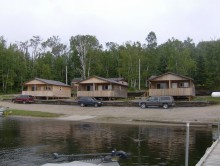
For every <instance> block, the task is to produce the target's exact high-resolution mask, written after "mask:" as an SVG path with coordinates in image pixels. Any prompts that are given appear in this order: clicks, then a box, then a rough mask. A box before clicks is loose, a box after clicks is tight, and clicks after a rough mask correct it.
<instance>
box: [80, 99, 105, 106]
mask: <svg viewBox="0 0 220 166" xmlns="http://www.w3.org/2000/svg"><path fill="white" fill-rule="evenodd" d="M78 104H79V105H80V106H81V107H84V106H94V107H101V106H102V104H103V103H102V102H101V101H99V100H96V99H95V98H93V97H80V98H79V100H78Z"/></svg>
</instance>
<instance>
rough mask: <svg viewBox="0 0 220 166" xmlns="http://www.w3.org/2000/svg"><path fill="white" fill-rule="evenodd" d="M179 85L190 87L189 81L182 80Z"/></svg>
mask: <svg viewBox="0 0 220 166" xmlns="http://www.w3.org/2000/svg"><path fill="white" fill-rule="evenodd" d="M179 87H180V88H188V87H189V82H180V83H179Z"/></svg>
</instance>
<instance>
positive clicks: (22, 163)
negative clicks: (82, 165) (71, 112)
mask: <svg viewBox="0 0 220 166" xmlns="http://www.w3.org/2000/svg"><path fill="white" fill-rule="evenodd" d="M212 137H213V129H212V128H211V127H190V141H189V144H190V147H189V165H192V166H194V165H195V164H196V163H197V162H198V161H199V159H200V158H201V157H202V156H203V154H204V153H205V151H206V149H207V147H209V146H211V144H212V141H213V139H212ZM185 138H186V127H185V126H184V127H182V126H176V127H172V126H163V125H116V124H94V123H82V122H67V121H55V120H39V119H28V118H0V165H1V166H37V165H42V164H45V163H48V162H58V161H55V159H54V158H53V157H52V153H54V152H57V153H59V154H86V153H108V152H111V150H112V149H114V148H116V149H117V150H123V151H125V152H129V153H131V156H130V157H129V158H128V159H125V160H120V161H119V163H120V165H121V166H130V165H131V166H133V165H137V166H153V165H154V166H156V165H161V164H166V165H169V166H181V165H185V164H184V162H185ZM134 139H140V140H142V141H141V142H136V141H135V140H134ZM59 162H61V161H59Z"/></svg>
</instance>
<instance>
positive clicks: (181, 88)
mask: <svg viewBox="0 0 220 166" xmlns="http://www.w3.org/2000/svg"><path fill="white" fill-rule="evenodd" d="M148 87H149V96H161V95H162V96H163V95H170V96H174V97H188V98H192V97H193V96H195V85H194V80H193V79H192V78H190V77H186V76H182V75H179V74H175V73H171V72H168V73H165V74H161V75H159V76H151V77H150V78H149V79H148Z"/></svg>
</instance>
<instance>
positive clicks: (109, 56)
mask: <svg viewBox="0 0 220 166" xmlns="http://www.w3.org/2000/svg"><path fill="white" fill-rule="evenodd" d="M69 42H70V43H69V45H66V44H63V43H62V42H61V39H60V38H59V36H52V37H50V38H48V39H47V40H43V39H41V37H40V36H33V37H32V38H31V39H30V40H28V41H24V42H15V43H10V44H9V45H8V44H7V41H6V40H5V39H4V37H3V36H0V87H1V88H0V93H13V92H20V91H21V87H22V84H23V83H24V82H26V81H29V80H31V79H33V78H35V77H38V78H44V79H49V80H57V81H61V82H64V83H65V82H66V68H67V71H68V72H67V80H68V84H70V83H71V80H72V79H73V78H82V79H85V78H87V77H90V76H92V75H97V76H100V77H104V78H113V77H123V78H124V79H125V80H127V82H128V83H129V88H130V89H131V90H135V89H138V83H139V67H140V71H141V72H140V78H141V88H142V89H145V82H146V79H148V78H149V77H150V76H152V75H159V74H163V73H165V72H174V73H177V74H180V75H184V76H188V77H191V78H193V79H194V81H195V84H196V86H197V87H203V88H208V89H211V90H217V89H219V88H220V40H212V41H201V42H199V43H198V44H197V45H195V43H194V42H193V40H192V39H191V38H187V39H186V40H184V41H180V40H178V39H175V38H171V39H168V40H167V42H165V43H162V44H160V45H158V44H157V37H156V34H155V33H154V32H150V33H149V34H148V35H147V37H146V43H143V44H142V43H140V42H131V41H128V42H125V43H124V44H121V45H119V44H117V43H114V42H107V43H106V44H105V46H103V45H101V44H100V43H99V41H98V39H97V38H96V37H95V36H92V35H77V36H72V37H70V40H69ZM139 61H140V64H139Z"/></svg>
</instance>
